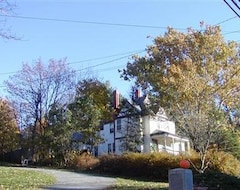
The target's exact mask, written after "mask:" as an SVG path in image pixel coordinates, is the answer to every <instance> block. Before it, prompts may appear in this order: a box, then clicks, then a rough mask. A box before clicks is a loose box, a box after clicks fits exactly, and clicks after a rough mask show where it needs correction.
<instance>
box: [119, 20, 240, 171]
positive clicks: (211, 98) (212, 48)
mask: <svg viewBox="0 0 240 190" xmlns="http://www.w3.org/2000/svg"><path fill="white" fill-rule="evenodd" d="M153 43H154V44H153V45H151V46H149V47H147V55H146V56H144V57H139V56H134V57H133V61H132V62H129V63H128V64H127V67H126V68H125V69H123V70H122V71H121V77H123V78H124V79H125V80H131V79H134V80H135V81H136V85H138V86H141V87H142V89H143V91H145V93H147V94H149V95H150V97H151V99H152V105H157V106H160V105H161V106H162V107H164V108H165V110H166V111H167V112H168V114H169V115H170V116H172V117H173V118H174V120H175V121H176V124H177V126H178V132H179V134H182V135H184V136H187V137H188V138H189V139H190V140H191V143H192V147H193V148H194V149H195V150H196V151H197V152H199V153H200V157H201V165H200V167H199V168H196V169H197V170H198V171H199V172H204V170H205V169H206V168H207V167H208V165H209V163H210V162H208V161H207V159H206V156H207V153H208V149H209V146H210V145H211V144H215V143H216V142H215V141H216V139H217V138H216V132H217V131H218V130H219V129H221V128H223V127H224V128H228V127H229V123H228V118H229V117H231V114H230V113H231V112H232V110H233V109H235V104H236V102H239V95H240V94H239V92H240V91H239V90H240V46H239V44H238V43H236V42H234V41H229V42H226V41H225V40H224V37H223V36H222V34H221V29H220V27H219V26H205V25H203V24H202V23H201V29H200V30H194V29H192V28H189V29H188V31H187V32H186V33H184V32H178V31H176V30H174V29H172V28H169V29H168V31H167V32H166V33H165V34H164V35H163V36H159V37H156V38H155V39H154V41H153Z"/></svg>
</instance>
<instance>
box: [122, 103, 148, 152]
mask: <svg viewBox="0 0 240 190" xmlns="http://www.w3.org/2000/svg"><path fill="white" fill-rule="evenodd" d="M132 100H133V104H129V102H128V101H127V100H125V99H124V100H123V101H122V103H121V105H120V109H121V107H123V110H122V111H121V114H123V115H124V116H126V120H125V122H126V123H125V124H123V126H124V127H123V128H122V129H121V134H122V137H123V138H122V139H121V141H122V143H121V147H122V149H123V151H125V152H140V151H141V148H140V145H141V144H142V143H143V142H142V133H141V132H142V125H141V122H140V116H141V112H140V111H139V110H137V109H136V107H134V105H136V103H135V102H134V99H132Z"/></svg>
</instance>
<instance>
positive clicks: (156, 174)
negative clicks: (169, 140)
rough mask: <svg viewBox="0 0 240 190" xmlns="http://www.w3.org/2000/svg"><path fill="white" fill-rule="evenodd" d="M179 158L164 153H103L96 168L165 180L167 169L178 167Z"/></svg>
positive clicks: (123, 174) (102, 170)
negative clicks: (118, 154) (119, 154)
mask: <svg viewBox="0 0 240 190" xmlns="http://www.w3.org/2000/svg"><path fill="white" fill-rule="evenodd" d="M181 159H182V157H181V156H173V155H170V154H164V153H151V154H141V153H126V154H123V155H121V156H117V155H104V156H100V157H99V161H100V164H99V167H98V170H100V171H101V172H105V173H111V174H117V175H122V176H131V177H143V178H148V179H157V180H160V181H167V179H168V170H169V169H172V168H177V167H179V162H180V160H181Z"/></svg>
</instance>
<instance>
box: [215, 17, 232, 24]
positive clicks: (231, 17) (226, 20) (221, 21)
mask: <svg viewBox="0 0 240 190" xmlns="http://www.w3.org/2000/svg"><path fill="white" fill-rule="evenodd" d="M235 18H237V16H234V17H231V18H228V19H226V20H223V21H221V22H219V23H217V24H214V26H216V25H220V24H223V23H225V22H228V21H230V20H233V19H235Z"/></svg>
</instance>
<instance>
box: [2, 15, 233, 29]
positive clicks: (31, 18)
mask: <svg viewBox="0 0 240 190" xmlns="http://www.w3.org/2000/svg"><path fill="white" fill-rule="evenodd" d="M0 17H10V18H17V19H28V20H40V21H51V22H68V23H79V24H95V25H107V26H120V27H137V28H152V29H168V28H169V27H166V26H152V25H140V24H123V23H110V22H97V21H81V20H69V19H56V18H43V17H31V16H16V15H15V16H14V15H1V14H0ZM235 18H237V16H234V17H231V18H228V19H226V20H223V21H221V22H219V23H217V24H215V25H213V26H216V25H220V24H223V23H225V22H228V21H230V20H232V19H235ZM171 28H173V29H175V30H184V31H186V30H187V28H175V27H171ZM229 33H230V32H229Z"/></svg>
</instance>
